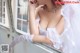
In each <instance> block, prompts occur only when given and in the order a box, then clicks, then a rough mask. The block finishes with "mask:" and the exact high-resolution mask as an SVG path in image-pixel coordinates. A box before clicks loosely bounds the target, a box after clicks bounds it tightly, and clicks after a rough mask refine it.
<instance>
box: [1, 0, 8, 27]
mask: <svg viewBox="0 0 80 53" xmlns="http://www.w3.org/2000/svg"><path fill="white" fill-rule="evenodd" d="M2 2H5V0H2ZM2 8H5V12H2V13H4V14H5V18H3V17H0V18H2V22H0V25H1V26H4V27H7V28H9V20H8V14H7V6H6V2H5V6H2ZM2 11H3V9H2ZM3 19H4V21H5V22H4V23H3Z"/></svg>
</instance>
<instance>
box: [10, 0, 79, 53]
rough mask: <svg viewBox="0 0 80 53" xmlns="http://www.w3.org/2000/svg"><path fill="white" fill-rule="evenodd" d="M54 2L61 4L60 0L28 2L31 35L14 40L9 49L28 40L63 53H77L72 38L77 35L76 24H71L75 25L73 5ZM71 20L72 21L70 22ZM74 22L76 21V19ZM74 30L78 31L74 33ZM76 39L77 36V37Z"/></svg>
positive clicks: (32, 0) (76, 46)
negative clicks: (44, 44)
mask: <svg viewBox="0 0 80 53" xmlns="http://www.w3.org/2000/svg"><path fill="white" fill-rule="evenodd" d="M56 2H62V0H29V9H30V10H29V17H30V18H29V26H30V34H31V35H30V34H27V35H23V36H19V37H18V38H16V39H17V41H15V40H16V39H15V40H14V41H13V42H12V43H11V45H10V47H13V46H14V45H15V44H16V43H17V42H19V41H21V40H27V41H28V40H29V41H31V42H39V43H46V44H48V45H51V46H53V47H54V48H56V49H60V50H62V51H63V53H79V52H80V51H79V48H80V47H79V46H80V45H79V42H78V41H77V39H75V38H76V37H74V36H75V35H76V34H77V33H79V29H75V25H76V24H72V23H73V22H74V23H77V22H76V21H74V19H75V18H74V17H76V13H75V11H74V9H73V8H74V5H64V4H63V3H62V4H61V3H56ZM63 5H64V6H63ZM76 6H78V5H76ZM75 9H76V7H75ZM65 10H67V11H65ZM77 12H78V11H77ZM71 18H73V19H72V20H71ZM75 20H78V18H77V19H75ZM77 25H78V24H77ZM76 30H78V31H77V32H76ZM77 37H79V36H78V35H77ZM70 38H71V39H70ZM75 43H77V44H78V45H77V44H75Z"/></svg>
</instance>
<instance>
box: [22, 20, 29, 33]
mask: <svg viewBox="0 0 80 53" xmlns="http://www.w3.org/2000/svg"><path fill="white" fill-rule="evenodd" d="M27 25H28V23H27V21H23V25H22V26H23V27H22V31H24V32H27Z"/></svg>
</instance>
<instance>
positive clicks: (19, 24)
mask: <svg viewBox="0 0 80 53" xmlns="http://www.w3.org/2000/svg"><path fill="white" fill-rule="evenodd" d="M17 29H19V30H21V20H17Z"/></svg>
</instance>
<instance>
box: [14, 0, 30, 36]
mask: <svg viewBox="0 0 80 53" xmlns="http://www.w3.org/2000/svg"><path fill="white" fill-rule="evenodd" d="M13 2H15V5H14V6H15V7H14V9H15V12H14V16H15V17H14V18H15V19H14V27H15V30H16V32H18V33H21V34H27V32H28V28H29V27H28V25H27V24H28V23H29V22H28V19H27V20H24V19H20V18H18V15H17V12H18V8H20V7H19V6H18V0H15V1H13ZM25 8H26V7H25ZM22 16H23V15H22ZM18 20H21V22H22V24H23V21H25V22H27V24H26V26H27V28H26V30H27V32H24V31H22V24H21V30H19V29H17V25H18V23H17V21H18Z"/></svg>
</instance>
